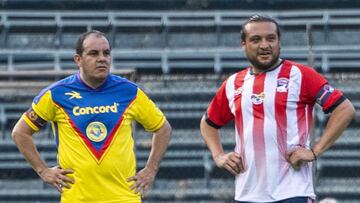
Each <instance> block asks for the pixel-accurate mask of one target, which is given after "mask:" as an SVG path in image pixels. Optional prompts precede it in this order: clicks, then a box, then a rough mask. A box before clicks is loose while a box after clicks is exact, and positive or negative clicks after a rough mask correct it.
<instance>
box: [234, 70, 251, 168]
mask: <svg viewBox="0 0 360 203" xmlns="http://www.w3.org/2000/svg"><path fill="white" fill-rule="evenodd" d="M247 72H248V71H241V72H239V73H237V74H236V77H235V80H234V89H235V92H236V90H240V89H241V88H242V86H243V84H244V79H245V75H246V73H247ZM238 92H240V93H239V94H236V95H235V96H234V104H235V115H236V116H235V125H236V130H237V131H238V135H239V139H240V150H241V151H240V155H241V159H242V163H243V166H244V169H245V170H246V169H247V164H246V156H245V146H244V123H243V116H242V109H241V96H242V94H241V91H238Z"/></svg>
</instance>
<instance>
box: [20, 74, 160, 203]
mask: <svg viewBox="0 0 360 203" xmlns="http://www.w3.org/2000/svg"><path fill="white" fill-rule="evenodd" d="M22 118H23V119H24V120H25V122H26V123H27V124H28V125H29V126H30V127H31V128H32V129H33V130H35V131H38V130H39V128H40V127H41V126H42V125H43V123H44V122H45V121H50V122H51V124H52V128H53V132H54V135H55V139H56V144H57V148H58V162H59V165H60V167H62V168H64V169H73V170H74V173H73V174H71V175H69V177H71V178H72V179H74V180H75V183H74V184H73V185H72V187H71V188H70V189H67V188H63V189H64V192H63V193H62V195H61V202H62V203H74V202H77V203H85V202H86V203H100V202H101V203H107V202H108V203H109V202H111V203H115V202H126V203H135V202H136V203H138V202H141V197H140V195H138V194H134V192H133V191H131V190H130V189H129V188H130V185H132V184H133V183H128V182H127V181H126V179H127V178H128V177H130V176H133V175H135V173H136V159H135V152H134V140H133V137H132V131H131V127H132V125H131V123H132V121H133V120H136V121H137V122H139V123H140V124H142V126H143V127H144V128H145V129H146V130H147V131H151V132H153V131H156V130H158V129H159V128H160V127H161V126H162V125H163V124H164V122H165V116H164V115H163V113H162V112H161V111H160V110H159V109H158V108H157V107H156V106H155V104H154V103H153V102H152V101H151V100H150V99H149V98H148V97H147V96H146V95H145V93H144V92H143V91H142V90H141V89H139V88H138V87H137V86H136V84H134V83H132V82H130V81H128V80H126V79H124V78H121V77H118V76H115V75H109V76H108V78H107V80H106V82H105V83H104V84H103V85H102V86H101V87H99V88H97V89H92V88H90V87H88V86H87V85H86V84H85V83H83V82H82V81H81V79H80V76H79V74H76V75H72V76H69V77H67V78H65V79H63V80H61V81H59V82H56V83H54V84H53V85H51V86H49V87H47V88H45V89H44V90H43V91H42V92H41V93H40V94H39V95H38V96H37V97H35V99H34V101H33V104H32V109H30V110H29V111H27V112H26V113H24V115H23V117H22Z"/></svg>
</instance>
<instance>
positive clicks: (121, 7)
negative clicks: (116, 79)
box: [0, 0, 360, 203]
mask: <svg viewBox="0 0 360 203" xmlns="http://www.w3.org/2000/svg"><path fill="white" fill-rule="evenodd" d="M256 13H261V14H268V15H271V16H272V17H274V18H276V19H277V20H279V22H280V25H281V29H282V38H281V41H282V54H281V57H282V58H285V59H291V60H295V61H297V62H300V63H305V64H308V65H310V66H313V67H314V68H315V69H316V70H317V71H319V72H321V73H323V74H324V75H325V76H326V78H327V79H328V80H329V81H330V83H331V84H332V85H333V86H335V87H338V88H339V89H341V90H342V91H343V92H344V93H345V95H346V96H347V97H348V98H350V99H351V100H352V102H353V104H354V105H355V107H356V108H357V109H358V108H359V107H360V86H359V85H360V74H359V73H360V1H356V0H353V1H351V0H327V1H323V0H169V1H165V0H117V1H116V0H71V1H70V0H57V1H53V0H41V1H40V0H0V203H15V202H17V203H20V202H21V203H55V202H59V194H58V192H57V191H56V190H55V189H53V188H52V187H51V186H49V185H46V184H44V183H42V182H41V180H40V179H39V177H38V176H37V175H36V174H35V173H34V172H33V170H32V169H31V167H30V165H29V164H28V163H26V161H25V160H24V158H23V157H22V156H21V155H20V153H19V152H18V150H17V148H16V146H15V145H14V143H13V142H12V140H11V130H12V128H13V126H14V124H15V122H16V121H17V120H18V119H19V117H20V116H21V114H22V113H23V112H24V111H25V110H27V108H28V107H29V106H30V105H31V102H32V99H33V97H34V96H35V95H37V94H38V93H39V91H40V90H41V89H42V88H44V87H45V86H47V85H48V84H50V83H52V82H54V81H55V80H58V79H61V78H63V77H65V76H67V75H69V74H71V73H74V72H75V71H76V70H77V67H76V64H75V63H74V62H73V59H72V57H73V54H74V46H75V42H76V40H77V37H78V36H79V34H81V33H83V32H85V31H87V30H91V29H97V30H100V31H102V32H105V33H106V34H107V36H108V38H109V40H110V43H111V45H112V62H113V67H112V70H113V72H114V73H116V74H120V75H123V76H125V77H127V78H130V79H131V80H133V81H136V82H137V83H138V84H139V85H140V87H141V88H142V89H144V90H145V92H147V93H148V94H149V96H150V97H151V98H152V99H153V100H154V101H155V102H156V104H157V105H158V106H159V107H160V108H161V109H162V110H163V111H164V113H165V114H166V116H167V118H168V120H169V121H170V123H171V124H172V126H173V138H172V141H171V144H170V146H169V149H168V151H167V153H166V156H165V158H164V160H163V162H162V163H161V169H160V171H159V173H158V175H157V179H156V181H155V183H154V185H153V187H152V189H151V191H150V192H149V194H148V196H147V197H146V198H145V199H144V203H170V202H171V203H172V202H177V203H180V202H183V203H195V202H202V203H230V202H233V196H234V179H233V177H232V176H231V175H230V174H229V173H227V172H225V171H223V170H220V169H218V168H216V167H215V166H214V163H213V161H212V158H211V155H210V153H209V152H208V150H207V148H206V146H205V145H204V143H203V141H202V138H201V135H200V132H199V121H200V118H201V116H202V115H203V113H204V112H205V109H206V107H207V105H208V104H209V102H210V100H211V98H212V97H213V96H214V94H215V91H216V90H217V88H218V87H219V86H220V84H221V83H222V81H224V79H225V78H226V77H227V76H228V75H229V74H231V73H234V72H236V71H239V70H241V69H242V68H244V67H246V66H248V65H249V64H248V62H247V61H246V58H245V55H244V53H243V51H242V50H241V48H240V29H241V24H242V23H243V22H244V19H246V18H248V17H249V16H251V15H253V14H256ZM314 115H315V119H314V120H315V121H314V130H313V133H312V138H313V139H314V140H316V139H317V137H318V136H319V135H320V134H321V132H322V130H323V128H324V123H325V122H326V120H327V117H326V116H325V115H323V114H322V112H321V110H320V109H318V108H316V109H315V111H314ZM359 119H360V115H359V112H357V116H356V118H355V119H354V120H353V122H352V123H351V125H350V127H349V128H348V129H347V130H346V131H345V133H344V134H343V136H342V137H341V138H340V139H339V140H338V141H337V143H336V144H335V145H334V146H333V147H332V148H331V149H329V150H328V151H327V152H326V153H325V154H324V155H322V156H321V157H319V159H318V161H317V162H316V164H315V166H314V172H315V174H316V175H315V180H314V181H315V188H316V193H317V195H318V200H317V201H319V200H322V199H324V198H326V197H332V198H336V199H337V200H338V202H344V203H350V202H353V203H355V202H360V187H359V186H360V149H359V146H360V126H359V123H360V120H359ZM233 130H234V126H233V125H231V124H230V125H228V126H226V127H224V128H223V129H222V141H223V144H224V148H225V150H226V151H231V150H233V148H234V145H235V144H234V143H235V141H234V134H233ZM134 135H135V139H136V152H137V156H138V163H137V164H138V167H139V168H141V167H143V166H144V164H145V162H146V159H147V157H148V153H149V147H150V146H151V141H150V136H151V135H150V134H149V133H145V132H144V131H143V130H142V127H140V126H136V127H135V133H134ZM34 137H35V139H36V143H37V146H38V148H39V150H40V153H41V156H42V157H43V158H44V159H45V160H46V161H47V163H48V164H49V165H50V166H53V165H56V147H55V141H54V140H53V137H52V134H51V132H50V126H47V127H46V128H45V129H44V130H42V131H41V132H39V133H38V134H36V135H35V136H34Z"/></svg>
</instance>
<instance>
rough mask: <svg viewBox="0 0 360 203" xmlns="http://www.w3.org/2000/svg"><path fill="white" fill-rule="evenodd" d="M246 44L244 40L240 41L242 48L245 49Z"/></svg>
mask: <svg viewBox="0 0 360 203" xmlns="http://www.w3.org/2000/svg"><path fill="white" fill-rule="evenodd" d="M245 43H246V42H245V41H243V40H241V41H240V46H241V48H244V46H245Z"/></svg>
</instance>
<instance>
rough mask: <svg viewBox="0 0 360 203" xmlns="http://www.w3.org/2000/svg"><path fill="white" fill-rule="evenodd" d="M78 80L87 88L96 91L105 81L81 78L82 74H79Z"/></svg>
mask: <svg viewBox="0 0 360 203" xmlns="http://www.w3.org/2000/svg"><path fill="white" fill-rule="evenodd" d="M80 78H81V81H83V82H84V83H85V84H86V85H87V86H89V87H91V88H93V89H97V88H98V87H100V86H101V85H102V84H104V82H105V79H98V80H97V79H89V78H87V77H85V76H83V75H82V74H80Z"/></svg>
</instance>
